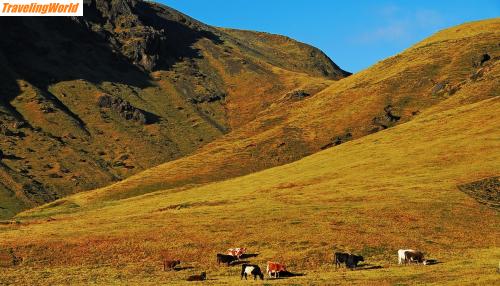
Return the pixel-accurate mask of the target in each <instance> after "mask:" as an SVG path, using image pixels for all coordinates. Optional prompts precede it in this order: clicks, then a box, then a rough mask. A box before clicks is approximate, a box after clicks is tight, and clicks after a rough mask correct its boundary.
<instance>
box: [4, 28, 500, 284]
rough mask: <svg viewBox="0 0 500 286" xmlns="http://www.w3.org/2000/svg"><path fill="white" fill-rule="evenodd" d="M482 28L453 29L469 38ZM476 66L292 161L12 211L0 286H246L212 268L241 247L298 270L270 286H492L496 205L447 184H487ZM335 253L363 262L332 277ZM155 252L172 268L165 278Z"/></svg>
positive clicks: (495, 66)
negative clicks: (399, 110)
mask: <svg viewBox="0 0 500 286" xmlns="http://www.w3.org/2000/svg"><path fill="white" fill-rule="evenodd" d="M491 23H492V22H489V23H488V22H480V23H474V24H470V25H464V26H459V27H457V28H456V29H458V30H460V31H462V33H464V34H466V35H467V34H469V33H470V32H471V31H473V30H474V29H475V28H477V27H478V26H479V25H483V26H488V25H490V24H491ZM450 31H454V29H451V30H448V31H445V32H444V34H446V33H449V32H450ZM496 31H498V29H497V30H496ZM495 33H497V32H495ZM452 34H453V33H452ZM462 35H463V34H462ZM437 36H438V37H434V39H439V35H437ZM441 36H443V33H441ZM431 39H432V38H431ZM424 43H425V42H424ZM424 45H425V44H424ZM419 46H420V45H419ZM402 57H403V56H402ZM484 68H485V69H488V70H489V71H488V72H486V71H485V73H484V74H483V76H482V77H481V78H479V79H477V80H475V81H474V82H466V83H464V84H463V85H462V88H461V89H460V91H457V92H456V93H455V94H454V95H453V96H449V97H448V98H447V99H444V100H442V101H441V102H439V103H437V104H436V105H434V106H433V107H431V108H429V109H427V110H425V111H423V112H421V113H420V114H418V115H417V116H415V118H414V119H412V120H410V121H407V122H405V123H402V124H399V125H397V126H394V127H392V128H388V129H386V130H382V131H380V132H377V133H374V134H370V135H367V136H364V137H361V138H358V139H354V140H351V141H349V142H346V143H345V144H341V145H338V146H333V147H331V148H327V149H326V150H323V151H320V152H317V153H315V154H312V155H310V156H308V157H305V158H303V159H301V160H298V161H296V162H293V163H290V164H286V165H283V166H279V167H274V168H269V169H266V170H263V171H260V172H255V173H252V174H249V175H246V176H241V177H237V178H233V179H229V180H224V181H220V182H213V183H207V184H205V185H196V186H193V185H191V186H189V185H185V186H182V187H178V188H171V189H165V190H159V191H156V192H152V193H148V194H144V195H139V196H134V197H131V198H128V199H122V200H114V201H96V199H95V198H96V197H97V198H99V196H98V194H96V193H94V192H90V193H88V195H87V194H85V193H81V194H79V195H75V196H71V197H69V198H66V199H63V200H58V201H56V202H54V203H51V204H48V205H45V206H42V207H40V208H37V209H34V210H31V211H27V212H23V213H21V214H19V215H18V216H17V217H16V220H17V221H14V222H12V224H11V225H5V226H0V238H1V240H0V241H1V243H0V246H3V247H4V249H9V248H12V249H13V252H14V254H15V255H16V257H22V258H24V259H25V262H23V263H24V264H23V266H22V267H17V268H16V267H10V268H5V271H4V272H2V273H1V274H0V278H2V279H3V281H6V282H7V283H16V282H17V283H19V282H20V281H23V282H24V283H25V284H33V283H40V284H89V283H96V284H128V285H154V284H158V283H167V284H169V285H185V284H184V283H185V282H184V283H183V281H184V280H185V277H187V276H188V275H192V274H195V273H196V274H199V272H201V271H206V272H207V275H208V277H209V279H212V280H209V281H208V283H213V284H215V285H220V284H230V285H246V284H247V283H249V282H248V281H242V280H241V279H240V276H239V269H240V268H239V266H237V267H227V266H222V267H221V266H220V265H218V264H217V263H216V260H215V255H216V253H220V252H222V251H224V250H225V249H227V248H228V247H233V246H244V247H248V248H249V252H250V253H253V254H255V255H256V256H255V257H250V258H248V260H251V262H252V263H256V264H258V265H261V266H263V265H264V267H265V263H266V261H280V262H282V263H285V264H286V265H287V269H288V270H289V271H291V272H292V273H296V274H302V275H299V276H297V277H291V278H284V280H278V281H282V282H277V283H285V284H306V285H309V284H314V285H328V284H331V283H332V282H333V283H335V284H340V285H394V284H405V285H414V284H421V283H424V284H432V285H434V283H435V284H436V285H438V284H439V285H466V284H479V285H492V284H495V282H494V281H497V280H498V277H497V275H498V274H497V273H496V269H497V267H498V254H499V249H498V247H497V246H496V245H498V235H497V234H498V225H499V224H498V211H497V210H495V209H493V208H490V207H488V206H486V205H483V204H480V203H478V202H477V201H476V200H475V199H474V198H471V197H469V196H468V194H466V193H463V192H461V191H460V190H459V189H460V187H459V186H464V185H470V183H471V182H477V181H480V180H482V181H484V180H485V179H486V178H491V180H490V181H494V180H493V179H494V178H495V177H496V176H498V162H500V155H499V154H500V152H498V149H499V145H498V135H499V127H500V118H499V116H498V112H497V111H498V110H499V109H500V97H499V96H498V93H492V94H490V95H488V94H486V93H485V94H482V95H481V94H479V93H478V91H480V90H484V89H485V88H487V87H491V86H497V88H498V82H499V81H498V76H499V74H500V73H499V68H500V65H499V62H498V60H496V61H495V62H494V63H491V64H488V65H486V66H484ZM364 76H369V73H368V71H366V72H364ZM342 81H344V80H342ZM481 97H484V98H481ZM145 174H147V173H145ZM137 176H139V175H137ZM147 179H148V178H147V177H145V180H144V183H145V184H147V183H148V181H147ZM474 184H475V183H474ZM475 185H477V184H475ZM468 189H471V188H468ZM90 195H94V196H96V197H94V198H93V197H91V196H90ZM88 202H92V204H89V203H88ZM82 206H83V207H82ZM409 247H411V248H416V249H420V250H423V251H424V252H425V256H426V258H427V259H429V261H434V262H435V264H433V265H425V266H424V265H419V266H399V265H397V250H398V249H400V248H409ZM334 250H338V251H349V252H352V253H357V254H360V255H363V256H364V259H365V261H364V264H363V265H362V266H361V267H360V269H358V270H356V271H345V270H343V269H341V270H337V269H336V268H335V267H334V266H333V264H332V262H331V259H332V258H331V255H332V252H333V251H334ZM163 257H167V258H175V259H180V260H181V261H182V264H181V265H182V267H184V268H181V270H179V271H163V269H162V264H161V263H162V259H163ZM28 269H29V272H28V271H27V270H28ZM27 273H29V274H27Z"/></svg>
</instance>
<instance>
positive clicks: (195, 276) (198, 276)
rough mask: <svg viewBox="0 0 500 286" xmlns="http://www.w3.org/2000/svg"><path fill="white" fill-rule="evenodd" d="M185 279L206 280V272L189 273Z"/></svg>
mask: <svg viewBox="0 0 500 286" xmlns="http://www.w3.org/2000/svg"><path fill="white" fill-rule="evenodd" d="M186 280H187V281H203V280H207V273H206V272H201V274H200V275H191V276H189V277H188V278H187V279H186Z"/></svg>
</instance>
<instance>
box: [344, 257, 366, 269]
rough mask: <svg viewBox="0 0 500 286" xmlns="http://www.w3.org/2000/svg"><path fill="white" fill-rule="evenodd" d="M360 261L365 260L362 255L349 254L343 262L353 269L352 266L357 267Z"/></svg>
mask: <svg viewBox="0 0 500 286" xmlns="http://www.w3.org/2000/svg"><path fill="white" fill-rule="evenodd" d="M360 261H365V259H364V258H363V256H361V255H354V254H349V257H347V261H346V263H345V265H346V267H347V268H349V269H351V270H353V269H354V268H356V267H358V263H359V262H360Z"/></svg>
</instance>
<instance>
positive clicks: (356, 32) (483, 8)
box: [157, 0, 500, 72]
mask: <svg viewBox="0 0 500 286" xmlns="http://www.w3.org/2000/svg"><path fill="white" fill-rule="evenodd" d="M157 2H160V3H163V4H165V5H167V6H170V7H172V8H174V9H177V10H179V11H181V12H183V13H184V14H187V15H188V16H191V17H193V18H195V19H198V20H200V21H202V22H204V23H206V24H210V25H214V26H219V27H228V28H238V29H248V30H256V31H265V32H270V33H275V34H281V35H286V36H289V37H291V38H294V39H296V40H299V41H302V42H305V43H308V44H311V45H313V46H316V47H318V48H320V49H321V50H323V51H324V52H325V53H326V54H327V55H328V56H329V57H330V58H331V59H332V60H333V61H334V62H336V63H337V64H338V65H339V66H340V67H342V68H343V69H345V70H347V71H350V72H358V71H360V70H362V69H364V68H367V67H369V66H370V65H372V64H374V63H376V62H377V61H379V60H382V59H384V58H386V57H388V56H392V55H395V54H397V53H399V52H401V51H403V50H404V49H406V48H408V47H410V46H411V45H413V44H415V43H417V42H418V41H420V40H422V39H424V38H426V37H428V36H430V35H432V34H433V33H435V32H437V31H439V30H441V29H443V28H446V27H450V26H454V25H458V24H461V23H464V22H468V21H473V20H480V19H487V18H495V17H500V0H469V1H462V0H456V1H451V0H448V1H446V0H441V1H440V0H433V1H424V0H422V1H418V0H416V1H384V0H382V1H334V0H288V1H287V0H157Z"/></svg>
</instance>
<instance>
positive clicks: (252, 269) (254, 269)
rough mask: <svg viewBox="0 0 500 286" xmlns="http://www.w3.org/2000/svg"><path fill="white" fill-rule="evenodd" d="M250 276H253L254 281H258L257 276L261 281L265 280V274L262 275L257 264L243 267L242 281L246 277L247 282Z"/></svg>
mask: <svg viewBox="0 0 500 286" xmlns="http://www.w3.org/2000/svg"><path fill="white" fill-rule="evenodd" d="M248 275H253V280H257V276H259V277H260V280H264V274H262V271H261V270H260V267H259V266H258V265H255V264H243V265H241V279H243V277H245V280H247V276H248Z"/></svg>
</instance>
